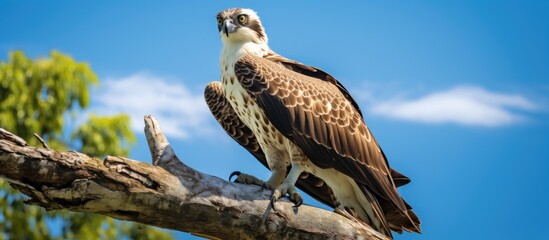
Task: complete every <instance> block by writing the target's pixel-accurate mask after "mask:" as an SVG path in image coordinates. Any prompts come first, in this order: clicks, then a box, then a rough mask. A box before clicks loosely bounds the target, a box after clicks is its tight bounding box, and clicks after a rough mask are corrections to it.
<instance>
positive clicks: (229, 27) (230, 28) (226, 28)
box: [221, 19, 236, 37]
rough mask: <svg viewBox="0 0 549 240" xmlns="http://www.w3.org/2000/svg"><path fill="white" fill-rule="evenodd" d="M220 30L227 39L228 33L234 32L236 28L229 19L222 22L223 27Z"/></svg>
mask: <svg viewBox="0 0 549 240" xmlns="http://www.w3.org/2000/svg"><path fill="white" fill-rule="evenodd" d="M221 29H222V31H223V33H225V35H227V37H229V33H234V32H236V26H235V25H234V24H233V23H232V22H231V21H230V20H229V19H227V20H225V21H224V22H223V26H222V27H221Z"/></svg>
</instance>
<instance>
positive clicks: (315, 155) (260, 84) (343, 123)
mask: <svg viewBox="0 0 549 240" xmlns="http://www.w3.org/2000/svg"><path fill="white" fill-rule="evenodd" d="M235 73H236V76H237V79H238V81H239V82H240V83H241V85H242V86H243V87H244V88H245V89H246V90H247V92H248V93H249V94H250V95H251V96H253V97H254V98H255V100H256V101H257V102H258V104H259V106H260V107H261V108H262V109H263V111H264V113H265V114H266V116H267V118H268V119H269V121H270V122H271V123H272V124H273V125H274V126H275V127H276V128H277V129H278V130H279V131H280V132H281V133H282V134H283V135H285V136H286V137H287V138H289V139H290V140H292V141H293V142H294V143H295V144H296V145H297V146H299V147H300V148H301V149H302V150H303V151H304V153H305V154H306V155H307V156H308V157H309V159H310V160H311V161H313V163H314V164H315V165H317V166H319V167H322V168H335V169H337V170H338V171H340V172H342V173H345V174H346V175H348V176H350V177H351V178H353V179H355V181H357V182H358V183H360V184H364V185H365V186H366V187H367V188H368V189H369V190H370V191H372V193H373V194H375V196H376V198H377V199H381V200H384V201H387V202H389V203H390V204H392V205H393V206H394V208H396V209H397V210H399V211H400V212H403V213H405V212H406V211H407V206H406V204H405V203H404V201H403V199H402V198H401V197H400V195H399V194H398V192H397V190H396V185H395V183H394V182H393V180H392V178H391V177H390V173H391V172H390V167H389V165H388V163H387V161H386V159H385V157H384V155H383V154H382V152H381V150H380V148H379V146H378V144H377V142H376V141H375V139H374V138H373V137H372V136H371V133H370V131H369V129H368V128H367V126H366V124H365V123H364V121H363V119H362V116H361V114H360V112H359V110H358V109H357V108H356V107H354V106H353V105H354V104H353V103H352V101H350V100H349V99H348V98H347V97H346V96H345V95H344V94H343V93H342V92H341V91H340V88H338V87H337V86H336V85H334V84H333V83H330V82H327V81H319V79H317V78H312V77H308V76H305V75H302V74H299V73H296V72H294V71H290V70H288V69H287V68H285V67H283V66H281V65H279V64H274V63H273V62H272V61H269V60H266V59H263V58H259V57H255V56H252V55H245V56H243V57H241V58H240V59H239V61H237V63H236V64H235ZM288 86H292V88H297V89H299V90H301V91H303V94H302V95H301V96H299V98H303V99H302V100H299V101H291V103H294V102H303V104H297V105H293V104H289V103H290V100H289V99H288V95H287V94H284V93H285V92H288V91H290V89H289V88H288ZM275 89H276V91H275ZM305 96H307V97H305ZM294 97H295V96H294ZM307 99H309V100H307ZM308 101H312V103H311V104H307V102H308ZM331 102H333V103H334V104H331ZM336 103H339V104H336ZM335 112H337V114H335ZM332 113H334V114H332ZM326 114H327V115H329V121H326V120H323V119H322V118H323V117H324V118H326V117H327V116H325V115H326ZM324 128H325V129H326V133H327V136H324V135H322V134H316V133H317V132H319V131H324V130H323V129H324Z"/></svg>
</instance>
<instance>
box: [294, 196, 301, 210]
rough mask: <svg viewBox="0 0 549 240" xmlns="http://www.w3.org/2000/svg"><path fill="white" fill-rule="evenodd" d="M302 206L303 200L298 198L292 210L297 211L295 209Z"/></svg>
mask: <svg viewBox="0 0 549 240" xmlns="http://www.w3.org/2000/svg"><path fill="white" fill-rule="evenodd" d="M302 204H303V198H299V201H297V203H295V205H294V208H295V209H297V208H299V207H300V206H301V205H302ZM296 212H297V210H296Z"/></svg>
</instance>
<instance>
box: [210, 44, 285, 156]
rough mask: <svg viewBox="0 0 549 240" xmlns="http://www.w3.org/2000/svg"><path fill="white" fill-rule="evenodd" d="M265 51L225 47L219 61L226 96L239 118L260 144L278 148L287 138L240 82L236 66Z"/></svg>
mask: <svg viewBox="0 0 549 240" xmlns="http://www.w3.org/2000/svg"><path fill="white" fill-rule="evenodd" d="M263 51H265V50H264V49H257V48H253V47H252V48H244V49H242V48H240V49H238V50H236V49H230V48H228V49H227V47H224V49H223V51H222V54H221V58H220V61H219V65H220V70H221V81H222V86H223V91H224V93H225V96H226V97H227V99H228V100H229V102H230V104H231V106H232V107H233V109H234V110H235V112H236V114H237V115H238V116H239V118H240V119H241V120H242V121H243V122H244V124H246V126H248V128H250V129H251V130H252V132H254V135H255V136H256V138H257V140H258V142H259V144H260V145H261V146H262V147H263V148H264V149H265V148H273V147H274V148H278V147H277V146H280V147H281V146H282V145H284V143H285V140H286V138H285V137H283V135H282V134H281V133H280V132H279V131H278V130H277V129H276V128H275V127H274V126H273V125H272V124H271V123H270V122H269V120H268V119H267V117H266V116H265V114H264V113H263V110H262V109H261V108H260V107H259V106H258V105H257V103H256V102H255V100H254V99H253V98H252V97H251V96H250V95H249V94H248V93H247V92H246V90H245V89H244V88H243V87H242V86H241V85H240V83H239V82H238V80H237V78H236V75H235V72H234V64H235V63H236V61H237V60H238V59H239V58H240V57H241V56H242V55H244V54H247V53H252V54H258V55H260V54H261V55H260V56H262V55H263Z"/></svg>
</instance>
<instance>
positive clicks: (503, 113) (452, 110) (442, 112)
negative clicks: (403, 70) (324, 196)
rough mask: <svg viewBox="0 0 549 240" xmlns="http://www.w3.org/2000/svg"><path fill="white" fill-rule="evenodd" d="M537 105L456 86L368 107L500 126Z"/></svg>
mask: <svg viewBox="0 0 549 240" xmlns="http://www.w3.org/2000/svg"><path fill="white" fill-rule="evenodd" d="M537 108H538V107H537V106H536V104H534V103H533V102H531V101H530V100H528V99H526V98H524V97H523V96H520V95H513V94H502V93H494V92H489V91H487V90H484V89H482V88H479V87H471V86H468V87H465V86H459V87H455V88H453V89H450V90H447V91H441V92H435V93H431V94H429V95H427V96H424V97H420V98H418V99H415V100H389V101H381V102H377V103H374V104H373V106H372V107H371V111H372V113H375V114H379V115H383V116H386V117H391V118H397V119H403V120H409V121H417V122H425V123H455V124H462V125H477V126H501V125H508V124H512V123H516V122H519V121H521V120H524V119H525V117H524V116H523V115H521V114H520V110H528V111H532V110H537ZM517 110H519V112H517Z"/></svg>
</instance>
